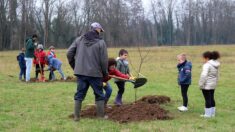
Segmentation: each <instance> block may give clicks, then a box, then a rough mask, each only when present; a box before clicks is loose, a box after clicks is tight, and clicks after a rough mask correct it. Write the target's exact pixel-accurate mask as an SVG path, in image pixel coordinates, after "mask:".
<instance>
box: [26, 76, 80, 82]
mask: <svg viewBox="0 0 235 132" xmlns="http://www.w3.org/2000/svg"><path fill="white" fill-rule="evenodd" d="M39 78H40V75H39ZM76 80H77V78H76V77H73V76H68V77H67V78H66V80H63V78H61V79H55V80H53V81H49V80H48V78H46V79H45V82H76ZM30 82H32V83H34V82H41V81H40V80H36V79H35V78H31V79H30Z"/></svg>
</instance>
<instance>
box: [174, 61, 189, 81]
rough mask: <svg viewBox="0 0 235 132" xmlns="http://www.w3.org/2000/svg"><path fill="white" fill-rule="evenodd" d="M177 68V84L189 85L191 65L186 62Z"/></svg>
mask: <svg viewBox="0 0 235 132" xmlns="http://www.w3.org/2000/svg"><path fill="white" fill-rule="evenodd" d="M177 68H178V84H179V85H182V84H188V85H190V84H191V80H192V63H191V62H188V61H187V60H186V61H185V62H183V63H182V64H178V65H177Z"/></svg>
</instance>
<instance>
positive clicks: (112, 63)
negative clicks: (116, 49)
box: [103, 58, 135, 106]
mask: <svg viewBox="0 0 235 132" xmlns="http://www.w3.org/2000/svg"><path fill="white" fill-rule="evenodd" d="M116 65H117V62H116V60H115V59H114V58H109V59H108V73H109V76H106V77H104V78H103V89H104V90H105V106H107V103H108V100H109V98H110V96H111V94H112V87H111V86H110V84H109V83H108V81H109V80H110V79H111V78H112V76H115V77H120V78H123V79H130V80H134V79H135V78H134V77H130V76H128V75H126V74H123V73H121V72H120V71H118V70H117V69H116Z"/></svg>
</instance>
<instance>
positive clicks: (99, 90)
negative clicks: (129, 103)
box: [74, 75, 105, 101]
mask: <svg viewBox="0 0 235 132" xmlns="http://www.w3.org/2000/svg"><path fill="white" fill-rule="evenodd" d="M102 80H103V78H101V77H89V76H83V75H77V92H76V93H75V95H74V100H78V101H83V100H84V98H85V97H86V94H87V90H88V88H89V86H91V87H92V89H93V91H94V95H95V100H96V101H100V100H104V99H105V97H104V93H103V82H102Z"/></svg>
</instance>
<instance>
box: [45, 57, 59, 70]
mask: <svg viewBox="0 0 235 132" xmlns="http://www.w3.org/2000/svg"><path fill="white" fill-rule="evenodd" d="M61 65H62V62H61V61H60V60H59V59H57V58H54V57H53V56H52V55H49V56H48V66H49V67H48V69H51V68H53V69H56V70H59V69H60V68H61Z"/></svg>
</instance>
